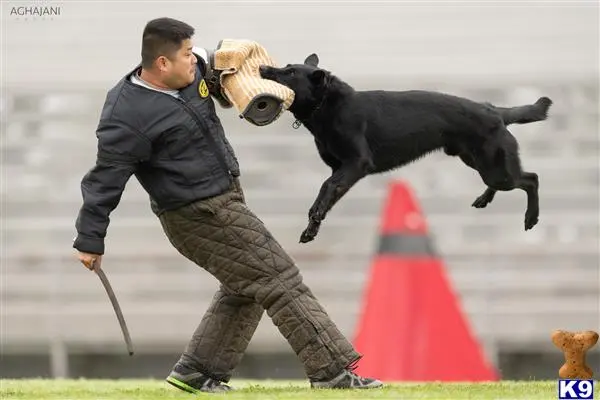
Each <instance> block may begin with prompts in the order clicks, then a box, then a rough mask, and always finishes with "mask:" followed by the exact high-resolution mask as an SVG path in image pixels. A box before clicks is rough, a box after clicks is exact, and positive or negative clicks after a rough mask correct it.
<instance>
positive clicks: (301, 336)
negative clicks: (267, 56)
mask: <svg viewBox="0 0 600 400" xmlns="http://www.w3.org/2000/svg"><path fill="white" fill-rule="evenodd" d="M159 218H160V221H161V224H162V226H163V229H164V231H165V233H166V235H167V237H168V238H169V241H170V242H171V244H172V245H173V246H174V247H175V248H176V249H177V250H178V251H179V252H180V253H181V254H183V255H184V256H185V257H186V258H188V259H189V260H191V261H193V262H194V263H196V264H197V265H198V266H200V267H202V268H204V269H206V270H207V271H208V272H209V273H210V274H211V275H213V276H214V277H215V278H217V280H218V281H219V282H220V287H219V289H218V290H217V292H216V293H215V295H214V297H213V299H212V302H211V304H210V305H209V307H208V310H207V311H206V313H205V314H204V316H203V317H202V319H201V321H200V324H199V326H198V327H197V329H196V331H195V332H194V333H193V335H192V338H191V340H190V342H189V343H188V345H187V347H186V349H185V351H184V352H183V354H182V356H181V361H182V362H183V363H185V364H187V365H189V366H191V367H193V368H195V369H196V370H198V371H199V372H202V373H203V374H205V375H207V376H209V377H211V378H213V379H217V380H219V381H222V382H228V381H229V379H230V378H231V375H232V372H233V370H234V369H235V367H236V366H237V365H238V364H239V362H240V361H241V359H242V356H243V354H244V352H245V350H246V348H247V346H248V343H249V342H250V340H251V338H252V336H253V334H254V332H255V330H256V328H257V326H258V323H259V321H260V319H261V318H262V315H263V312H264V311H265V310H266V312H267V315H268V316H269V317H270V318H271V320H272V321H273V323H274V324H275V325H276V326H277V328H278V329H279V331H280V332H281V334H282V335H283V336H284V337H285V338H286V340H287V341H288V342H289V344H290V346H291V348H292V349H293V351H294V352H295V353H296V355H297V356H298V357H299V359H300V361H301V363H302V365H303V366H304V369H305V372H306V375H307V377H308V378H309V379H310V380H315V381H319V380H328V379H331V378H333V377H335V376H337V375H338V374H339V373H340V372H341V371H342V370H343V369H344V368H346V367H348V366H350V365H351V364H353V363H355V362H356V361H357V360H358V359H360V355H359V354H358V353H357V352H356V351H355V350H354V348H353V347H352V344H351V343H349V341H348V340H347V339H346V338H345V337H344V336H343V335H342V333H341V332H340V331H339V330H338V328H337V327H336V325H335V323H334V322H333V321H332V320H331V318H330V317H329V316H328V315H327V312H326V311H325V310H324V309H323V307H322V306H321V305H320V303H319V301H318V300H317V299H316V298H315V296H314V295H313V293H312V292H311V290H310V289H309V288H308V287H307V286H306V285H305V284H304V283H303V280H302V275H301V274H300V271H299V270H298V267H297V266H296V265H295V263H294V261H293V260H292V259H291V258H290V257H289V256H288V254H287V253H286V252H285V251H284V250H283V248H282V247H281V245H280V244H279V243H278V242H277V241H276V240H275V238H273V236H272V235H271V234H270V232H269V231H268V230H267V229H266V227H265V225H264V224H263V223H262V221H261V220H260V219H259V218H257V217H256V216H255V215H254V214H253V213H252V211H251V210H250V209H249V208H248V207H247V206H246V204H245V201H244V195H243V192H242V189H241V187H240V184H239V181H237V180H236V181H235V182H234V185H233V186H232V189H231V190H230V191H228V192H226V193H224V194H222V195H219V196H216V197H212V198H209V199H204V200H200V201H197V202H195V203H192V204H190V205H187V206H185V207H182V208H179V209H177V210H173V211H166V212H164V213H162V214H161V215H160V217H159Z"/></svg>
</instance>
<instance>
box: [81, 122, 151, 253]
mask: <svg viewBox="0 0 600 400" xmlns="http://www.w3.org/2000/svg"><path fill="white" fill-rule="evenodd" d="M96 136H97V137H98V153H97V157H96V165H95V166H94V167H93V168H92V169H91V170H90V171H89V172H88V173H87V174H86V175H85V176H84V177H83V179H82V181H81V194H82V196H83V205H82V206H81V209H80V211H79V215H78V216H77V221H76V223H75V227H76V229H77V237H76V238H75V242H74V243H73V247H74V248H76V249H77V250H79V251H80V252H83V253H91V254H100V255H101V254H104V237H105V236H106V231H107V229H108V224H109V215H110V213H111V212H112V211H113V210H114V209H115V208H116V207H117V205H118V204H119V201H120V200H121V195H122V194H123V190H124V188H125V185H126V183H127V181H128V180H129V178H130V177H131V175H133V173H134V172H135V170H136V168H137V165H138V164H139V163H140V162H142V161H145V160H147V159H149V158H150V154H151V149H152V146H151V142H150V140H149V139H147V138H146V137H145V136H143V135H142V134H141V133H140V132H138V131H136V130H135V129H134V128H131V127H129V126H128V125H126V124H124V123H122V122H120V121H114V120H107V121H101V122H100V125H99V127H98V131H97V133H96Z"/></svg>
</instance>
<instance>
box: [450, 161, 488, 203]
mask: <svg viewBox="0 0 600 400" xmlns="http://www.w3.org/2000/svg"><path fill="white" fill-rule="evenodd" d="M459 157H460V159H461V160H462V162H463V163H465V165H467V166H469V167H471V168H473V169H474V170H476V171H477V167H476V166H475V160H474V159H473V157H472V156H471V155H470V154H466V153H462V154H459ZM495 195H496V190H494V189H492V188H490V187H488V188H487V189H485V192H483V194H482V195H481V196H479V197H478V198H476V199H475V201H474V202H473V203H472V204H471V206H472V207H475V208H485V207H486V206H487V205H488V204H490V203H491V202H492V200H494V196H495Z"/></svg>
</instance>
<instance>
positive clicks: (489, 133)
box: [259, 54, 552, 243]
mask: <svg viewBox="0 0 600 400" xmlns="http://www.w3.org/2000/svg"><path fill="white" fill-rule="evenodd" d="M318 63H319V59H318V57H317V55H316V54H311V55H310V56H308V57H307V58H306V60H305V61H304V64H293V65H291V64H288V65H287V66H285V67H284V68H274V67H270V66H265V65H263V66H261V67H260V68H259V71H260V74H261V77H262V78H263V79H270V80H273V81H275V82H278V83H280V84H282V85H284V86H287V87H289V88H290V89H292V90H293V91H294V92H295V98H294V102H293V103H292V105H291V106H290V108H289V111H290V112H292V113H293V114H294V116H295V117H296V119H297V120H298V121H300V122H301V123H302V124H304V126H306V128H307V129H308V130H309V131H310V132H311V133H312V135H313V136H314V139H315V144H316V146H317V150H318V151H319V155H320V156H321V158H322V159H323V161H324V162H325V163H326V164H327V165H328V166H329V167H331V169H332V175H331V177H329V178H328V179H327V180H326V181H325V182H324V183H323V185H322V186H321V190H320V192H319V194H318V196H317V198H316V200H315V202H314V204H313V205H312V207H311V208H310V211H309V224H308V226H307V228H306V230H304V232H303V233H302V235H301V237H300V242H301V243H306V242H309V241H311V240H313V239H314V238H315V237H316V235H317V233H318V230H319V227H320V225H321V222H322V221H323V220H324V219H325V216H326V214H327V213H328V212H329V210H331V208H332V207H333V205H334V204H335V203H336V202H337V201H339V200H340V198H341V197H342V196H344V194H345V193H346V192H347V191H348V190H349V189H350V188H351V187H352V186H353V185H354V184H355V183H356V182H358V181H359V180H360V179H362V178H363V177H365V176H367V175H369V174H375V173H380V172H384V171H389V170H391V169H394V168H398V167H401V166H402V165H405V164H407V163H410V162H411V161H414V160H416V159H418V158H420V157H423V156H424V155H426V154H428V153H430V152H432V151H435V150H438V149H443V150H444V152H445V153H446V154H447V155H449V156H458V157H460V159H461V160H462V161H463V162H464V163H465V164H466V165H468V166H469V167H471V168H473V169H475V170H477V172H479V175H480V176H481V178H482V180H483V182H484V183H485V184H486V185H487V189H486V190H485V192H484V193H483V194H482V195H481V196H479V197H478V198H477V199H476V200H475V201H474V202H473V204H472V206H473V207H477V208H484V207H485V206H487V205H488V204H489V203H490V202H491V201H492V200H493V198H494V195H495V194H496V191H498V190H502V191H509V190H513V189H515V188H518V189H522V190H523V191H525V192H526V194H527V210H526V212H525V230H529V229H531V228H533V226H535V224H536V223H537V222H538V216H539V199H538V176H537V174H536V173H534V172H525V171H523V170H522V169H521V161H520V158H519V148H518V143H517V140H516V139H515V137H514V136H513V135H512V134H511V133H510V132H509V131H508V129H507V128H506V127H507V126H508V125H510V124H525V123H529V122H535V121H542V120H545V119H546V118H547V113H548V109H549V108H550V106H551V105H552V101H551V100H550V99H549V98H547V97H541V98H540V99H538V100H537V101H536V102H535V103H534V104H531V105H525V106H519V107H510V108H502V107H496V106H494V105H492V104H489V103H479V102H475V101H471V100H469V99H465V98H461V97H456V96H452V95H448V94H444V93H438V92H431V91H419V90H411V91H400V92H398V91H383V90H374V91H356V90H354V89H353V88H352V87H351V86H350V85H348V84H347V83H345V82H343V81H342V80H341V79H339V78H338V77H336V76H334V75H333V74H332V73H330V72H329V71H326V70H324V69H321V68H319V67H318Z"/></svg>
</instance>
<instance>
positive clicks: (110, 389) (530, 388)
mask: <svg viewBox="0 0 600 400" xmlns="http://www.w3.org/2000/svg"><path fill="white" fill-rule="evenodd" d="M0 385H1V388H0V399H3V400H4V399H24V400H34V399H35V400H45V399H49V400H58V399H60V400H69V399H73V400H88V399H95V400H104V399H106V400H113V399H128V400H136V399H144V400H158V399H161V400H162V399H191V398H211V397H215V396H225V397H227V398H231V399H261V400H263V399H307V398H310V399H546V400H548V399H556V398H557V383H556V381H529V382H526V381H519V382H511V381H503V382H499V383H481V384H462V383H452V384H447V383H425V384H416V383H415V384H411V383H401V384H388V385H387V387H386V388H384V389H377V390H369V391H362V390H354V391H347V390H344V391H341V390H312V389H310V388H309V387H308V384H307V382H306V381H235V382H233V381H232V382H231V385H232V386H234V387H235V388H236V389H237V390H236V391H235V392H229V393H227V394H225V395H215V394H203V395H200V396H194V395H191V394H187V393H184V392H181V391H179V390H177V389H175V388H173V387H172V386H170V385H169V384H167V383H165V382H164V381H154V380H120V381H114V380H106V381H103V380H3V381H2V382H1V384H0ZM595 389H596V393H595V396H594V397H595V398H597V391H598V387H596V388H595Z"/></svg>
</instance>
